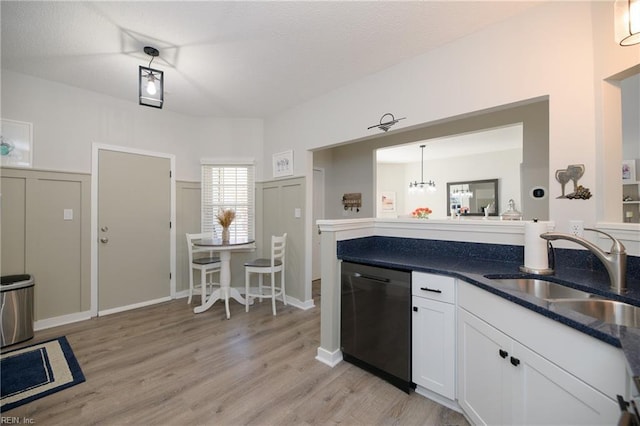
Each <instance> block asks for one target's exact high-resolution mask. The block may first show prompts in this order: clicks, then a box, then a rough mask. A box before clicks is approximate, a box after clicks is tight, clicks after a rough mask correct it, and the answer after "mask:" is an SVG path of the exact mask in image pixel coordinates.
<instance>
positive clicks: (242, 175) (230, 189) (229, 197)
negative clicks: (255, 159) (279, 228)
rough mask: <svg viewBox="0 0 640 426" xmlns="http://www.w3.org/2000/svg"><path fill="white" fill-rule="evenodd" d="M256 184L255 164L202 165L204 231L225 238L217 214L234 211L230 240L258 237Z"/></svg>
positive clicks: (202, 226)
mask: <svg viewBox="0 0 640 426" xmlns="http://www.w3.org/2000/svg"><path fill="white" fill-rule="evenodd" d="M254 187H255V181H254V166H253V164H202V202H201V204H202V214H201V218H202V219H201V221H202V223H201V229H202V231H201V232H205V233H208V232H215V234H216V235H217V236H221V235H222V227H221V226H220V224H219V223H218V219H217V218H216V215H217V214H218V212H219V211H220V210H221V209H233V210H234V211H235V212H236V218H235V219H234V221H233V222H232V224H231V226H230V227H229V233H230V237H231V238H232V239H233V238H250V239H253V238H254V226H255V225H254V223H255V220H254V218H255V189H254Z"/></svg>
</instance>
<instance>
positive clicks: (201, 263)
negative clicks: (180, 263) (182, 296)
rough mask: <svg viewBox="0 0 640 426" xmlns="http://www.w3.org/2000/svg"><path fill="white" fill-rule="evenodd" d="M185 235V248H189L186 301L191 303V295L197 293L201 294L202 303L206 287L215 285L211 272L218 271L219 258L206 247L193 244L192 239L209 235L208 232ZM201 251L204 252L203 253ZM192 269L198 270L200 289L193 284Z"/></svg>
mask: <svg viewBox="0 0 640 426" xmlns="http://www.w3.org/2000/svg"><path fill="white" fill-rule="evenodd" d="M186 236H187V248H188V250H189V299H188V300H187V303H188V304H191V297H192V296H193V295H194V294H198V293H200V294H201V297H202V303H204V299H205V297H206V295H207V289H210V288H211V287H213V286H214V285H215V283H214V282H213V274H215V273H220V258H219V257H217V256H214V254H213V252H212V251H211V250H210V249H208V248H205V247H198V246H194V245H193V241H194V240H200V239H202V238H207V237H210V236H211V235H210V234H186ZM201 253H205V255H202V254H201ZM194 255H195V256H194ZM194 269H197V270H199V271H200V289H196V288H194V285H193V270H194ZM207 278H209V279H210V281H208V280H207Z"/></svg>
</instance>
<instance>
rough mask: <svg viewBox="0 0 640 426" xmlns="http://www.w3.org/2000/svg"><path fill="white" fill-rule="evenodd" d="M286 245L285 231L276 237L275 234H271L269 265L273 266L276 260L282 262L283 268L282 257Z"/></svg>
mask: <svg viewBox="0 0 640 426" xmlns="http://www.w3.org/2000/svg"><path fill="white" fill-rule="evenodd" d="M286 246H287V233H286V232H285V233H284V235H283V236H281V237H278V236H276V235H272V236H271V267H272V268H273V267H274V266H275V263H276V261H277V260H279V261H280V262H282V268H283V269H284V257H285V249H286Z"/></svg>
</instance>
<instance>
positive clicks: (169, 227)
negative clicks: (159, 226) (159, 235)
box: [169, 221, 171, 229]
mask: <svg viewBox="0 0 640 426" xmlns="http://www.w3.org/2000/svg"><path fill="white" fill-rule="evenodd" d="M169 229H171V221H169Z"/></svg>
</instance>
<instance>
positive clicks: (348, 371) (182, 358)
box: [2, 283, 468, 425]
mask: <svg viewBox="0 0 640 426" xmlns="http://www.w3.org/2000/svg"><path fill="white" fill-rule="evenodd" d="M314 299H315V302H316V308H314V309H311V310H308V311H302V310H299V309H296V308H292V307H290V306H288V307H285V306H283V305H282V303H280V302H279V303H278V305H277V308H278V315H277V316H276V317H273V316H272V315H271V308H270V306H271V304H270V303H269V301H265V302H263V303H256V304H255V305H254V306H253V307H252V308H251V309H250V311H249V313H245V312H244V307H243V306H241V305H239V304H238V303H236V302H234V301H232V302H231V319H230V320H226V319H225V316H224V306H223V305H221V304H220V303H219V302H218V303H216V304H215V305H214V306H213V308H212V309H210V310H209V311H207V312H205V313H202V314H198V315H196V314H194V313H193V311H192V308H193V305H192V306H189V305H187V303H186V299H179V300H174V301H171V302H168V303H163V304H160V305H155V306H151V307H146V308H141V309H137V310H134V311H129V312H123V313H119V314H114V315H110V316H106V317H100V318H94V319H91V320H88V321H83V322H79V323H76V324H70V325H66V326H62V327H57V328H52V329H48V330H43V331H39V332H36V336H35V338H34V339H32V340H31V341H29V342H25V344H24V345H15V346H12V347H10V348H5V349H7V350H10V349H14V348H17V347H20V346H25V345H28V344H33V343H35V342H39V341H43V340H47V339H50V338H54V337H57V336H61V335H66V336H67V338H68V340H69V342H70V344H71V346H72V348H73V350H74V353H75V354H76V357H77V358H78V361H79V363H80V366H81V367H82V370H83V372H84V374H85V376H86V379H87V381H86V382H85V383H82V384H80V385H77V386H75V387H72V388H69V389H66V390H63V391H60V392H58V393H56V394H53V395H49V396H47V397H45V398H42V399H39V400H37V401H34V402H31V403H29V404H26V405H23V406H22V407H18V408H16V409H14V410H11V411H7V412H3V413H2V416H17V417H20V418H25V419H28V420H31V421H33V422H34V423H36V424H39V425H62V424H64V425H128V424H135V425H197V424H203V425H205V424H206V425H245V424H250V425H335V424H346V425H378V424H380V425H381V424H385V425H387V424H397V425H468V423H467V421H466V420H465V419H464V417H463V416H462V415H461V414H459V413H456V412H454V411H451V410H449V409H447V408H445V407H443V406H440V405H438V404H436V403H434V402H432V401H430V400H428V399H426V398H423V397H421V396H419V395H417V394H415V393H411V394H409V395H407V394H405V393H404V392H402V391H400V390H398V389H396V388H395V387H393V386H391V385H389V384H388V383H386V382H385V381H383V380H381V379H378V378H377V377H375V376H373V375H371V374H369V373H367V372H365V371H363V370H361V369H359V368H358V367H355V366H353V365H351V364H349V363H346V362H342V363H340V364H339V365H337V366H336V367H334V368H330V367H328V366H326V365H324V364H322V363H320V362H319V361H316V360H315V356H316V350H317V348H318V346H319V342H320V308H319V306H320V301H319V285H318V284H317V283H315V284H314ZM195 303H199V298H198V297H196V298H195ZM23 423H24V422H23Z"/></svg>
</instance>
